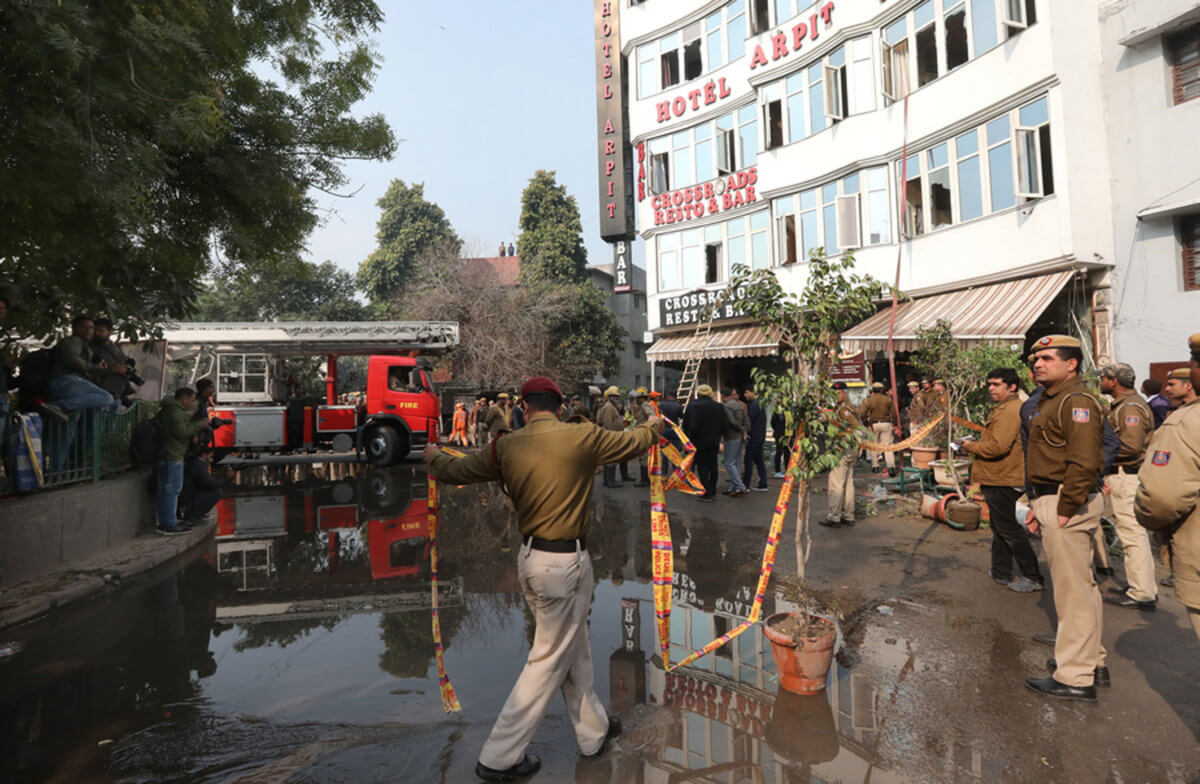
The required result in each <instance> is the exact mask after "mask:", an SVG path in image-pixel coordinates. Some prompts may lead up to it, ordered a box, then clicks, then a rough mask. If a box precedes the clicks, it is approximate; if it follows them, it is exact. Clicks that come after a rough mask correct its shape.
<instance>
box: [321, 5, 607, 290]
mask: <svg viewBox="0 0 1200 784" xmlns="http://www.w3.org/2000/svg"><path fill="white" fill-rule="evenodd" d="M379 2H380V7H381V8H383V10H384V13H385V14H386V19H385V21H384V24H383V26H382V27H381V28H380V30H379V32H378V34H377V35H376V36H375V42H376V45H377V48H378V50H379V52H380V54H381V55H382V58H383V62H382V65H381V67H380V70H379V72H378V74H377V77H376V80H375V85H374V91H373V93H372V94H371V95H370V96H369V97H368V98H367V99H366V100H365V101H363V102H362V103H361V104H359V106H358V107H356V114H358V115H360V116H361V115H363V114H367V113H374V112H381V113H383V115H384V116H385V117H386V118H387V120H388V123H389V124H390V125H391V127H392V131H393V133H394V134H395V135H396V138H397V139H398V140H401V141H400V144H399V146H398V148H397V150H396V155H395V157H393V159H392V160H390V161H373V162H368V161H352V162H349V163H348V164H347V165H346V167H345V171H346V174H347V175H348V176H349V178H350V183H349V185H348V186H346V187H345V188H343V189H342V190H343V192H344V193H355V195H354V196H353V197H352V198H348V199H347V198H336V197H332V196H327V195H325V194H322V193H315V195H316V196H317V197H318V201H319V206H320V208H321V209H322V214H323V215H324V224H323V225H322V226H321V227H319V228H318V229H317V230H316V231H314V232H313V234H312V235H311V236H310V238H309V242H308V248H309V254H308V258H309V260H311V261H316V262H321V261H325V260H327V259H328V260H331V261H333V262H335V263H337V264H338V265H339V266H341V267H344V268H345V269H347V270H350V271H356V270H357V269H358V266H359V263H360V262H361V261H362V260H363V259H365V258H366V257H367V256H368V255H369V254H370V253H371V251H372V250H373V249H374V247H375V230H376V222H377V221H378V219H379V208H378V207H377V206H376V201H377V200H378V199H379V197H380V196H382V195H383V193H384V191H385V190H386V189H387V186H388V183H389V182H391V181H392V180H393V179H395V178H400V179H403V180H405V181H406V182H409V183H414V182H423V183H424V184H425V197H426V198H427V199H429V200H430V201H433V202H436V203H437V204H438V205H439V206H441V208H442V209H443V210H444V211H445V212H446V215H447V217H448V218H449V219H450V222H451V224H452V225H453V226H454V229H455V231H456V232H457V233H458V235H459V237H461V238H462V239H463V240H464V242H465V247H464V253H465V254H467V255H489V256H491V255H495V254H496V250H497V245H498V244H499V243H500V241H501V240H503V241H504V242H505V243H508V242H514V243H515V242H516V239H517V234H518V228H517V221H518V218H519V217H520V210H521V191H522V190H523V189H524V187H525V185H526V184H527V183H528V181H529V179H530V177H532V176H533V173H534V172H535V171H537V170H538V169H550V170H554V171H556V172H557V176H558V181H559V183H561V184H563V185H565V186H566V187H567V191H568V193H570V194H571V195H573V196H574V197H575V198H576V200H577V201H578V203H579V210H580V214H581V217H582V218H583V235H584V243H585V245H586V246H587V250H588V263H589V264H599V263H605V262H609V261H611V260H612V259H611V250H610V249H609V246H608V245H606V244H605V243H604V242H603V241H602V240H601V239H600V236H599V222H598V216H599V197H598V188H599V173H598V169H597V155H596V94H595V86H594V84H595V82H594V78H595V77H594V74H593V68H594V54H593V45H594V41H593V30H592V3H591V2H587V1H586V0H569V1H567V2H563V1H562V0H556V1H555V2H545V0H543V1H542V2H529V1H528V0H516V1H515V2H514V1H510V2H504V3H492V2H483V0H474V1H473V2H466V1H464V0H439V2H433V3H430V2H425V3H415V2H409V0H379ZM326 210H331V211H332V212H326Z"/></svg>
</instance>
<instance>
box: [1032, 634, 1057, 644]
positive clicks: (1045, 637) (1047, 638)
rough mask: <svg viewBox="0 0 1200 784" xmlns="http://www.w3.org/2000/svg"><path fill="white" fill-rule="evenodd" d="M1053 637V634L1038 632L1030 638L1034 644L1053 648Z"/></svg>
mask: <svg viewBox="0 0 1200 784" xmlns="http://www.w3.org/2000/svg"><path fill="white" fill-rule="evenodd" d="M1054 636H1055V635H1054V632H1038V633H1037V634H1034V635H1030V638H1031V639H1032V640H1033V641H1034V642H1038V643H1041V644H1042V645H1049V646H1051V647H1054Z"/></svg>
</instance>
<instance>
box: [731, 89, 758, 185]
mask: <svg viewBox="0 0 1200 784" xmlns="http://www.w3.org/2000/svg"><path fill="white" fill-rule="evenodd" d="M756 114H757V113H756V110H755V107H754V105H753V104H751V105H750V106H743V107H742V108H741V109H738V112H737V122H738V138H739V142H740V147H741V149H740V152H741V158H740V159H739V160H738V161H737V162H736V163H737V164H738V168H739V169H745V168H748V167H750V166H753V165H754V164H756V163H758V118H757V116H756Z"/></svg>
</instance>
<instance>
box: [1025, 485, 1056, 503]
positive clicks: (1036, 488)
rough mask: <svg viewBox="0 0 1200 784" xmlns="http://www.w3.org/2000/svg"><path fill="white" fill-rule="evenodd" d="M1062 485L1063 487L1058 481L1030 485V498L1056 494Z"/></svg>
mask: <svg viewBox="0 0 1200 784" xmlns="http://www.w3.org/2000/svg"><path fill="white" fill-rule="evenodd" d="M1060 487H1062V485H1060V484H1058V483H1057V482H1056V483H1053V484H1048V485H1043V484H1031V485H1029V492H1030V500H1032V499H1034V498H1041V497H1042V496H1044V495H1054V494H1055V493H1057V492H1058V488H1060Z"/></svg>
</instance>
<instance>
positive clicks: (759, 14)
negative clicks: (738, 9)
mask: <svg viewBox="0 0 1200 784" xmlns="http://www.w3.org/2000/svg"><path fill="white" fill-rule="evenodd" d="M769 29H771V0H750V34H751V35H758V34H760V33H765V32H767V30H769Z"/></svg>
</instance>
